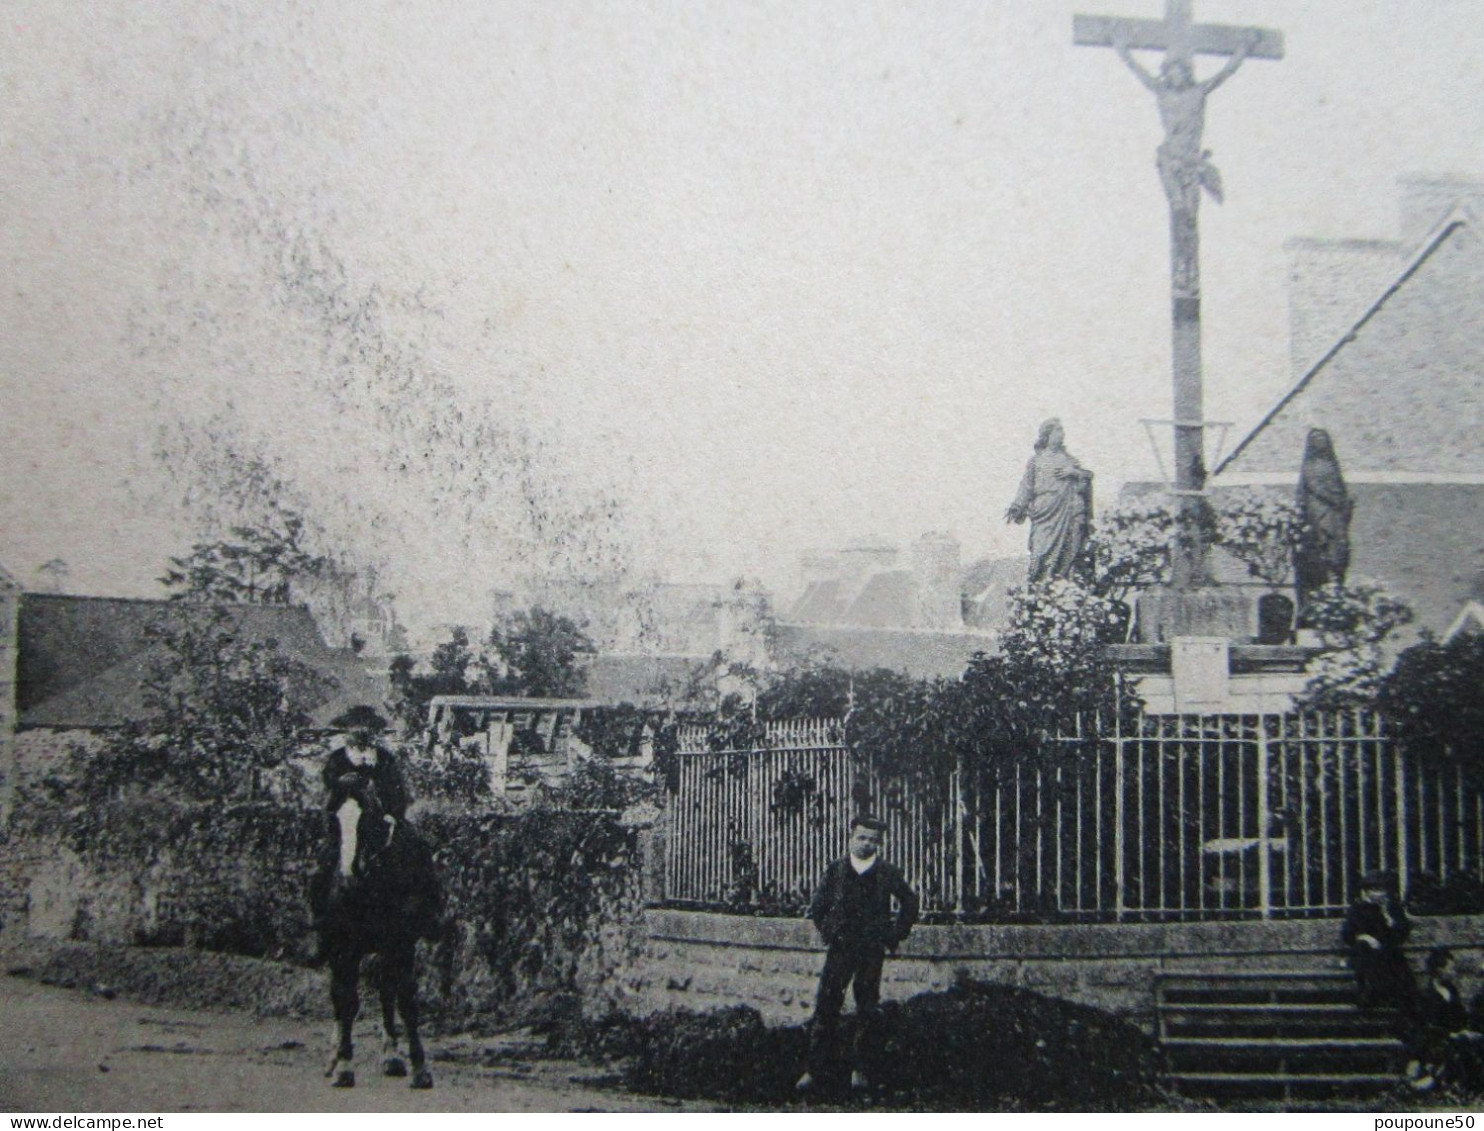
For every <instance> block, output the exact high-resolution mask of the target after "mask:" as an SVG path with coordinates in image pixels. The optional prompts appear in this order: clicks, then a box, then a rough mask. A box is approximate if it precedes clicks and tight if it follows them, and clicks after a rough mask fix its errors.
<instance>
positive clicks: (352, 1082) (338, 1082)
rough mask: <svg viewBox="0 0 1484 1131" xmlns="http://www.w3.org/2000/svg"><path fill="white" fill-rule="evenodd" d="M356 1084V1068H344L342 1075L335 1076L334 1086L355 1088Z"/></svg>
mask: <svg viewBox="0 0 1484 1131" xmlns="http://www.w3.org/2000/svg"><path fill="white" fill-rule="evenodd" d="M355 1086H356V1074H355V1070H354V1069H350V1068H342V1069H341V1070H340V1075H339V1076H336V1077H335V1082H334V1083H333V1084H331V1085H330V1087H332V1088H354V1087H355Z"/></svg>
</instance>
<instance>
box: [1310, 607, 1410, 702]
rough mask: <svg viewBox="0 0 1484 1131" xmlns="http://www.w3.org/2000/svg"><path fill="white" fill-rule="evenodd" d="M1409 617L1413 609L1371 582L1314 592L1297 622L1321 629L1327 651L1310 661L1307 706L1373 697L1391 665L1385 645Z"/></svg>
mask: <svg viewBox="0 0 1484 1131" xmlns="http://www.w3.org/2000/svg"><path fill="white" fill-rule="evenodd" d="M1411 619H1412V610H1411V609H1410V608H1408V607H1407V605H1406V604H1405V603H1403V602H1402V601H1400V600H1398V599H1397V598H1395V597H1393V596H1392V595H1391V594H1390V593H1388V592H1387V591H1386V589H1385V588H1384V587H1383V586H1381V585H1379V584H1377V583H1376V582H1373V581H1361V580H1357V581H1356V582H1355V583H1354V584H1353V585H1351V586H1348V587H1347V586H1344V585H1340V584H1338V583H1331V584H1329V585H1325V586H1321V587H1320V588H1319V589H1316V590H1315V591H1314V592H1313V593H1311V594H1310V595H1309V597H1308V599H1307V600H1306V601H1305V602H1304V607H1303V610H1302V612H1301V614H1300V621H1299V623H1300V624H1301V625H1303V626H1304V627H1306V628H1310V629H1312V630H1313V631H1314V632H1316V633H1317V634H1318V636H1319V640H1320V645H1321V647H1323V649H1324V651H1323V652H1322V653H1321V654H1320V655H1319V656H1318V657H1316V658H1315V660H1314V661H1313V662H1312V663H1311V664H1310V666H1309V673H1310V679H1309V682H1308V684H1307V685H1306V686H1305V688H1304V695H1303V699H1304V705H1306V706H1312V707H1317V708H1325V707H1336V706H1346V705H1351V704H1355V703H1368V702H1370V701H1372V700H1374V698H1375V697H1376V695H1377V693H1378V692H1379V690H1380V687H1381V681H1382V678H1383V677H1384V676H1385V674H1386V668H1387V665H1386V662H1385V655H1384V653H1383V651H1382V644H1383V642H1384V641H1385V640H1386V638H1387V637H1388V636H1390V635H1391V633H1392V632H1394V631H1395V630H1396V629H1398V628H1400V627H1401V626H1402V625H1404V624H1407V623H1408V622H1409V621H1411Z"/></svg>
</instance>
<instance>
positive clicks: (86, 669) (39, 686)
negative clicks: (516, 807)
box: [16, 593, 390, 729]
mask: <svg viewBox="0 0 1484 1131" xmlns="http://www.w3.org/2000/svg"><path fill="white" fill-rule="evenodd" d="M19 604H20V609H19V623H18V626H17V636H18V640H17V657H16V707H17V713H18V716H19V717H18V720H17V722H18V725H19V726H20V727H22V728H26V727H56V728H66V729H95V728H99V727H109V726H118V725H119V724H121V723H123V722H126V721H128V720H130V719H137V718H142V717H144V716H145V715H147V714H148V710H147V708H146V706H145V702H144V680H145V678H146V677H147V675H148V673H149V671H150V669H151V665H152V664H154V663H155V662H156V661H157V660H158V659H159V658H160V657H161V656H162V655H163V654H164V650H163V647H162V645H160V644H159V643H158V642H157V641H154V640H152V639H150V636H149V633H148V631H147V630H148V629H149V628H150V627H151V626H152V625H157V624H162V623H166V624H168V623H169V621H170V619H172V618H182V617H184V618H192V617H203V618H204V617H206V616H209V615H211V613H212V610H213V609H214V608H221V609H222V610H224V611H225V612H226V613H227V615H228V616H229V617H230V618H231V620H232V624H233V625H234V627H235V630H236V631H237V633H238V634H239V635H240V637H241V638H242V639H244V640H247V641H258V642H265V643H266V642H268V641H273V642H275V643H276V645H277V647H278V648H279V649H281V650H282V651H283V652H284V653H285V654H286V655H288V656H289V657H291V658H292V659H295V660H297V661H299V662H300V663H303V664H305V665H307V666H308V667H311V668H313V669H315V670H316V671H317V672H319V673H320V674H322V675H324V676H327V677H329V678H330V679H331V680H333V681H334V683H335V685H336V686H335V689H334V690H333V691H332V692H331V693H330V694H329V696H328V697H326V698H325V699H324V700H323V701H322V702H321V703H319V704H318V705H317V706H316V708H315V709H314V711H313V715H314V718H315V721H316V722H317V723H319V724H320V725H323V724H324V723H326V722H327V721H328V720H329V719H331V718H334V717H335V716H336V715H338V714H340V713H341V711H343V710H344V709H345V708H347V707H349V706H352V705H354V704H356V703H369V704H371V705H373V706H379V705H381V704H382V703H384V702H385V700H386V698H387V695H388V692H389V690H390V689H389V688H388V686H387V685H386V684H385V683H384V682H382V681H380V680H378V679H376V678H374V677H373V676H371V675H370V674H369V673H368V672H367V671H366V669H365V667H364V665H363V664H362V663H361V661H360V659H359V658H358V657H357V656H356V655H355V654H354V653H353V652H351V651H349V650H348V649H339V648H331V647H329V646H328V645H327V644H326V643H325V642H324V639H323V637H321V636H320V633H319V629H318V628H317V627H316V625H315V623H314V618H313V617H312V616H311V615H310V613H309V610H308V609H305V608H303V607H300V606H282V605H221V606H212V605H197V604H190V603H185V602H176V601H151V600H133V599H127V598H115V597H78V596H71V595H63V594H48V593H23V594H21V595H20V602H19Z"/></svg>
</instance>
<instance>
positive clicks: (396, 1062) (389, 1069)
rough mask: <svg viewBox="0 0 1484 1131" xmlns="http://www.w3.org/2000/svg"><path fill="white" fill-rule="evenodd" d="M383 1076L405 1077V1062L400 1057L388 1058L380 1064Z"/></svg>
mask: <svg viewBox="0 0 1484 1131" xmlns="http://www.w3.org/2000/svg"><path fill="white" fill-rule="evenodd" d="M381 1074H382V1075H383V1076H406V1075H407V1062H406V1061H405V1060H403V1059H402V1058H401V1057H400V1056H389V1057H387V1058H386V1059H385V1060H383V1061H382V1062H381Z"/></svg>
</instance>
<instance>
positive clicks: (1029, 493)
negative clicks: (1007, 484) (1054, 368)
mask: <svg viewBox="0 0 1484 1131" xmlns="http://www.w3.org/2000/svg"><path fill="white" fill-rule="evenodd" d="M1065 444H1066V434H1065V433H1064V432H1063V431H1062V426H1061V421H1060V420H1057V419H1056V418H1054V417H1053V418H1052V419H1051V420H1048V421H1046V423H1044V424H1042V425H1041V431H1040V434H1039V435H1038V436H1037V437H1036V449H1035V455H1033V456H1031V460H1030V462H1029V463H1028V464H1027V465H1026V468H1025V476H1024V478H1022V479H1021V481H1020V490H1019V491H1018V492H1017V493H1016V495H1015V501H1014V502H1013V503H1011V504H1010V507H1009V509H1008V510H1007V511H1005V521H1006V522H1015V523H1021V522H1024V521H1025V520H1026V519H1030V522H1031V538H1030V549H1031V565H1030V571H1029V574H1028V575H1027V580H1028V581H1030V582H1031V583H1032V584H1034V583H1035V582H1038V581H1049V580H1051V579H1053V578H1064V577H1070V576H1071V575H1072V568H1073V565H1074V564H1075V562H1076V561H1077V557H1078V555H1079V554H1081V553H1082V548H1083V547H1084V546H1085V545H1086V544H1087V533H1088V527H1089V526H1090V525H1091V522H1092V472H1090V471H1088V470H1087V469H1086V468H1084V467H1083V466H1082V465H1081V464H1080V463H1078V462H1077V461H1076V460H1075V459H1074V458H1073V457H1072V456H1071V455H1070V454H1069V453H1068V452H1067V449H1066V447H1065Z"/></svg>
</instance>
